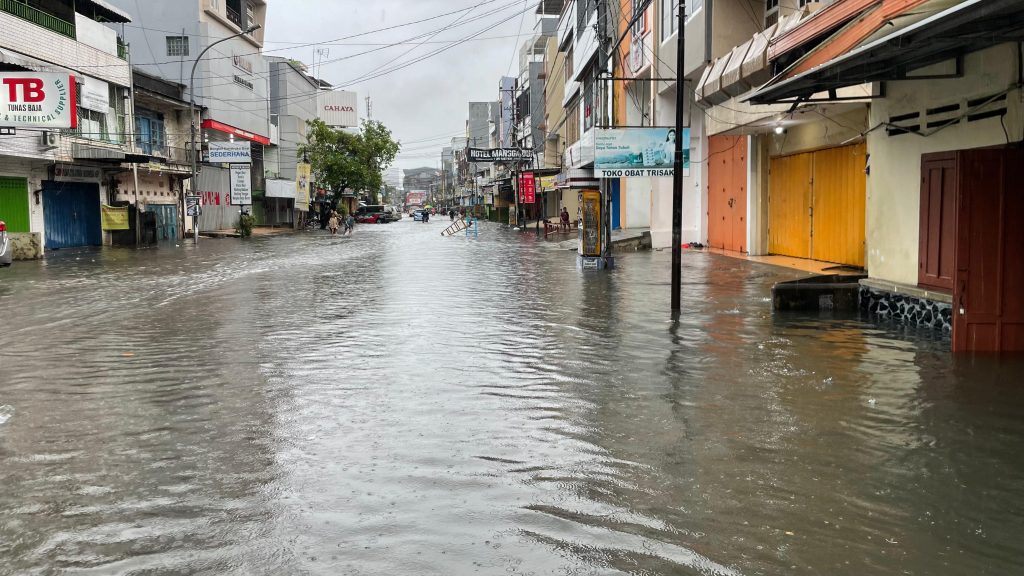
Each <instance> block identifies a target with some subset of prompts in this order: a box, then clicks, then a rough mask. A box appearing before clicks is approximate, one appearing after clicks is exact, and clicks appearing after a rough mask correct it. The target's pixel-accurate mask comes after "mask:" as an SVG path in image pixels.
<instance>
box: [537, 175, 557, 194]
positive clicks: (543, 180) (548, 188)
mask: <svg viewBox="0 0 1024 576" xmlns="http://www.w3.org/2000/svg"><path fill="white" fill-rule="evenodd" d="M557 179H558V177H557V176H541V177H540V178H538V179H537V181H538V183H537V185H538V186H539V187H540V189H541V191H543V192H552V191H554V190H555V181H556V180H557Z"/></svg>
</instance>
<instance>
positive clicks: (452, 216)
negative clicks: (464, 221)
mask: <svg viewBox="0 0 1024 576" xmlns="http://www.w3.org/2000/svg"><path fill="white" fill-rule="evenodd" d="M448 219H449V220H451V221H452V222H455V210H452V209H450V208H449V209H448Z"/></svg>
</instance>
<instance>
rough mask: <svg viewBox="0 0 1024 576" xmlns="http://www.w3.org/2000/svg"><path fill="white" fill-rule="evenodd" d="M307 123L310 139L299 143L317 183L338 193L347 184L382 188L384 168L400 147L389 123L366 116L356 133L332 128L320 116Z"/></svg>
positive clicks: (359, 189) (373, 189) (360, 188)
mask: <svg viewBox="0 0 1024 576" xmlns="http://www.w3.org/2000/svg"><path fill="white" fill-rule="evenodd" d="M307 124H308V125H309V130H308V131H307V137H306V138H307V143H306V144H304V145H302V146H300V147H299V156H300V157H301V156H308V157H309V162H310V164H312V166H313V179H314V180H315V181H316V183H317V185H318V186H323V187H324V188H327V189H329V190H332V191H334V192H335V193H339V194H340V193H341V192H343V191H344V190H345V189H347V188H351V189H352V190H355V191H356V192H365V191H369V192H376V191H377V190H379V189H380V187H381V185H382V184H383V176H382V172H383V171H384V170H385V169H387V167H388V166H390V165H391V163H392V162H394V161H395V157H396V156H397V155H398V152H399V150H400V149H401V145H400V144H399V143H398V142H395V140H394V138H392V136H391V131H390V130H388V129H387V127H385V126H384V125H383V124H381V123H380V122H375V121H373V120H366V121H364V122H363V126H362V128H361V130H360V131H359V132H358V133H355V134H353V133H351V132H345V131H343V130H336V129H334V128H331V127H330V126H328V125H327V124H324V122H323V121H322V120H319V119H317V120H312V121H309V122H307Z"/></svg>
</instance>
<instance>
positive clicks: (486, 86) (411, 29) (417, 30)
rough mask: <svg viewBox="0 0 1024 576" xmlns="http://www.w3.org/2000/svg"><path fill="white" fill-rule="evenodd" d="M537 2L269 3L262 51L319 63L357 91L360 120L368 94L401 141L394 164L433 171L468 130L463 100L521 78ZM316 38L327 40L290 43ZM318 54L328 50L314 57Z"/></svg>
mask: <svg viewBox="0 0 1024 576" xmlns="http://www.w3.org/2000/svg"><path fill="white" fill-rule="evenodd" d="M535 6H536V0H525V1H524V0H272V1H270V2H268V15H267V32H266V34H267V35H266V40H267V42H266V47H265V49H266V50H268V53H270V54H274V55H281V56H288V57H290V58H294V59H296V60H301V61H303V62H305V63H307V64H310V65H312V64H313V63H314V59H318V60H323V61H324V62H325V63H324V64H323V65H322V67H321V68H320V69H319V76H321V77H322V78H324V79H325V80H327V81H328V82H331V83H332V84H334V85H335V86H340V87H343V88H344V89H346V90H354V91H356V92H357V93H358V95H359V99H360V100H359V101H360V116H365V115H366V104H365V98H366V96H370V97H371V98H372V102H373V118H374V119H375V120H380V121H381V122H384V123H385V124H386V125H387V126H388V127H389V128H390V129H391V131H392V132H393V133H394V134H395V136H396V138H397V139H399V140H401V141H402V142H403V153H402V155H401V156H400V157H399V159H398V161H397V162H396V165H397V166H399V167H402V168H413V167H417V166H431V167H436V166H438V162H439V160H440V154H441V148H442V146H443V145H445V144H447V143H448V142H449V141H450V140H451V138H452V137H453V136H458V135H461V134H462V133H463V132H464V131H465V121H466V110H467V103H468V102H470V101H482V100H497V99H498V79H499V78H500V77H501V76H504V75H506V74H508V73H509V72H510V71H511V75H512V76H515V75H517V74H518V50H517V47H518V46H519V45H521V43H522V41H523V40H525V39H526V38H527V37H528V35H529V34H530V33H531V32H532V30H533V25H534V23H535V15H534V8H535ZM428 19H429V20H428ZM421 20H425V21H423V22H419V23H415V24H411V23H413V22H417V21H421ZM404 24H409V25H408V26H403V25H404ZM385 28H391V29H389V30H383V29H385ZM356 35H359V36H357V37H355V36H356ZM470 37H472V38H470ZM467 38H469V39H468V40H467V41H466V42H464V43H462V44H456V43H457V42H459V41H461V40H463V39H467ZM313 42H322V43H323V44H322V45H320V46H296V45H297V44H303V45H305V44H310V43H313ZM391 44H394V45H393V46H389V45H391ZM318 49H319V50H323V51H325V52H323V53H322V54H321V55H319V56H318V55H317V50H318ZM442 50H443V51H442ZM367 52H369V53H367ZM434 52H438V53H437V54H436V55H433V56H429V55H430V54H431V53H434ZM420 59H422V61H419V62H415V61H416V60H420ZM513 60H515V61H514V62H513ZM399 67H401V68H400V69H396V68H399ZM392 69H394V70H393V71H390V72H388V71H389V70H392Z"/></svg>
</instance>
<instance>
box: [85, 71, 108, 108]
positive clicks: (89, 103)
mask: <svg viewBox="0 0 1024 576" xmlns="http://www.w3.org/2000/svg"><path fill="white" fill-rule="evenodd" d="M82 108H85V109H87V110H92V111H94V112H99V113H101V114H107V113H109V112H110V84H107V83H106V82H104V81H103V80H97V79H96V78H91V77H89V76H86V77H85V82H83V83H82Z"/></svg>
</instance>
